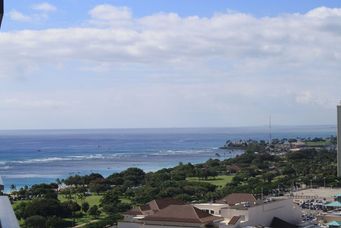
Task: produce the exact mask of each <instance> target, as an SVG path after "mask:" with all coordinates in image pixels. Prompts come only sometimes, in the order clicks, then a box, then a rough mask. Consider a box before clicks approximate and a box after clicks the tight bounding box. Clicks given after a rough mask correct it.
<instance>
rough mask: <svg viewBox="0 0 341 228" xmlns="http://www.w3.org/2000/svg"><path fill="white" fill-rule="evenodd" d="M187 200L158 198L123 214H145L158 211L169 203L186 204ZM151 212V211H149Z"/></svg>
mask: <svg viewBox="0 0 341 228" xmlns="http://www.w3.org/2000/svg"><path fill="white" fill-rule="evenodd" d="M184 204H185V202H183V201H181V200H177V199H173V198H165V199H156V200H152V201H150V202H148V203H147V204H145V205H142V206H139V207H136V208H133V209H131V210H129V211H127V212H125V213H123V214H125V215H133V216H137V215H145V214H146V213H147V212H152V213H156V212H158V211H160V210H162V209H164V208H166V207H168V206H169V205H184ZM149 214H150V213H149Z"/></svg>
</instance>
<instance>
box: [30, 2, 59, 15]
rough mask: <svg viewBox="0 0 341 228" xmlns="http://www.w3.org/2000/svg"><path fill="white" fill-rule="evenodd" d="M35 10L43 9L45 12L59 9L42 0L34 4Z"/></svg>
mask: <svg viewBox="0 0 341 228" xmlns="http://www.w3.org/2000/svg"><path fill="white" fill-rule="evenodd" d="M32 8H33V9H34V10H38V11H43V12H47V13H49V12H54V11H56V10H57V7H56V6H54V5H52V4H50V3H48V2H42V3H39V4H36V5H33V7H32Z"/></svg>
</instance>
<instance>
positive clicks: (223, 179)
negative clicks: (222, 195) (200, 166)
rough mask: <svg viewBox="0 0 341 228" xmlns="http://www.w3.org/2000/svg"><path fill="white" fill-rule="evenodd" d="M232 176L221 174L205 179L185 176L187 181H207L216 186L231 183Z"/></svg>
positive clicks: (220, 186)
mask: <svg viewBox="0 0 341 228" xmlns="http://www.w3.org/2000/svg"><path fill="white" fill-rule="evenodd" d="M232 179H233V176H227V175H221V176H217V177H215V178H212V177H210V178H208V179H207V180H201V179H199V178H198V177H187V178H186V180H187V181H189V182H207V183H210V184H213V185H215V186H218V188H222V187H224V186H225V185H226V184H228V183H231V181H232Z"/></svg>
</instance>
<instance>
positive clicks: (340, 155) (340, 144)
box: [337, 102, 341, 177]
mask: <svg viewBox="0 0 341 228" xmlns="http://www.w3.org/2000/svg"><path fill="white" fill-rule="evenodd" d="M337 176H338V177H341V102H340V104H339V105H338V106H337Z"/></svg>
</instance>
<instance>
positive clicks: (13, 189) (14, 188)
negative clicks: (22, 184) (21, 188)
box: [11, 184, 17, 192]
mask: <svg viewBox="0 0 341 228" xmlns="http://www.w3.org/2000/svg"><path fill="white" fill-rule="evenodd" d="M16 190H17V187H16V186H15V185H14V184H11V192H14V191H16Z"/></svg>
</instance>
